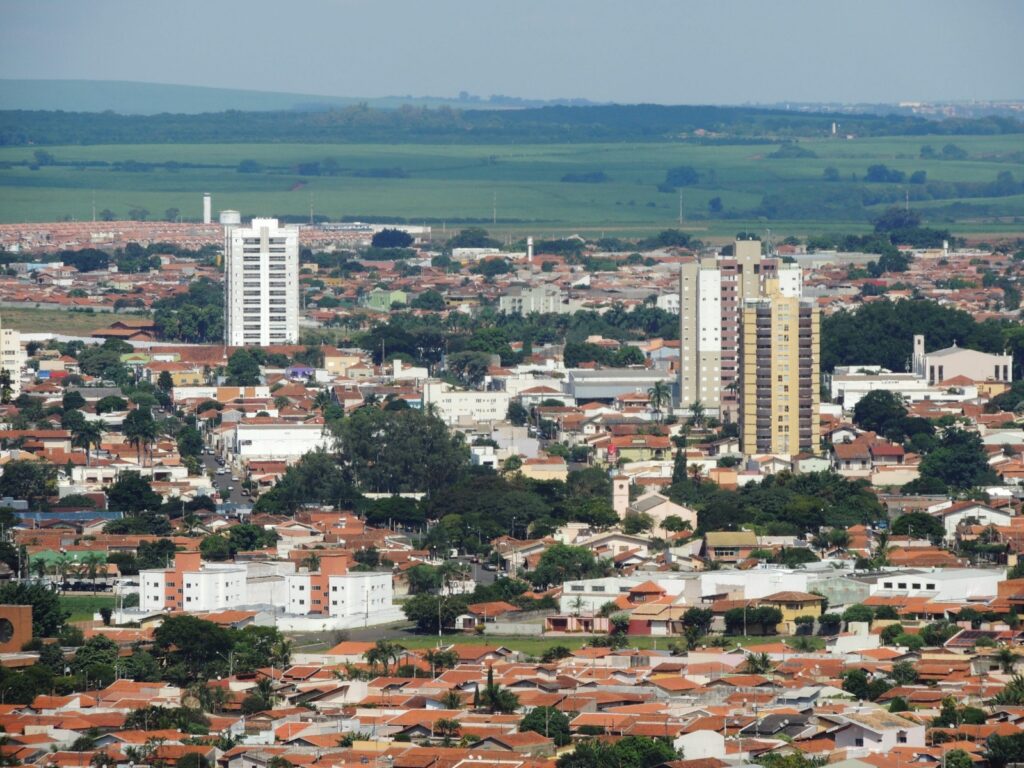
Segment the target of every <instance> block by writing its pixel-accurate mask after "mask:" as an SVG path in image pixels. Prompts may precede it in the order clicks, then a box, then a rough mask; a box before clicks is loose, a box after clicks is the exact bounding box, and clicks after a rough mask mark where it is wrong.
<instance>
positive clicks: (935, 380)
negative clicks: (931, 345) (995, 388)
mask: <svg viewBox="0 0 1024 768" xmlns="http://www.w3.org/2000/svg"><path fill="white" fill-rule="evenodd" d="M924 349H925V339H924V336H922V335H920V334H918V335H916V336H914V356H913V368H914V373H915V374H917V375H918V377H920V378H922V379H927V381H928V384H930V385H935V384H941V383H942V382H943V381H948V380H949V379H953V378H956V377H957V376H965V377H966V378H968V379H971V380H972V381H985V380H991V381H1005V382H1010V381H1013V355H991V354H988V353H987V352H978V351H976V350H973V349H964V348H962V347H958V346H957V345H956V342H955V341H954V342H953V346H951V347H946V348H945V349H937V350H935V351H934V352H925V351H924Z"/></svg>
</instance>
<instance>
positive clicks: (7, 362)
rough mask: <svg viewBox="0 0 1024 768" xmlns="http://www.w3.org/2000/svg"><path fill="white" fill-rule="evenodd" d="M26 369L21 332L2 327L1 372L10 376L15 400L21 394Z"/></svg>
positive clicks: (0, 330)
mask: <svg viewBox="0 0 1024 768" xmlns="http://www.w3.org/2000/svg"><path fill="white" fill-rule="evenodd" d="M24 368H25V349H24V348H23V347H22V346H21V332H20V331H18V330H16V329H14V328H3V327H2V326H0V370H4V371H7V373H8V375H9V376H10V392H8V393H7V395H8V397H9V398H10V399H11V400H13V399H14V398H16V397H17V396H18V395H20V394H21V372H22V370H23V369H24Z"/></svg>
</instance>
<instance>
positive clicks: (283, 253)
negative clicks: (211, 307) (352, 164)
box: [224, 219, 299, 347]
mask: <svg viewBox="0 0 1024 768" xmlns="http://www.w3.org/2000/svg"><path fill="white" fill-rule="evenodd" d="M224 259H225V261H224V291H225V295H224V312H225V324H224V328H225V331H224V333H225V341H226V342H227V344H228V345H230V346H234V347H243V346H264V347H265V346H269V345H272V344H297V343H298V341H299V228H298V227H297V226H285V227H281V226H278V222H277V219H253V220H252V222H251V224H250V226H248V227H243V226H240V225H237V226H236V225H230V224H229V225H225V227H224Z"/></svg>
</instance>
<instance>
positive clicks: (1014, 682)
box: [993, 675, 1024, 707]
mask: <svg viewBox="0 0 1024 768" xmlns="http://www.w3.org/2000/svg"><path fill="white" fill-rule="evenodd" d="M993 701H994V702H995V703H996V704H1005V705H1008V706H1011V707H1019V706H1021V705H1024V677H1021V676H1020V675H1014V676H1013V677H1011V678H1010V682H1008V683H1007V684H1006V685H1005V686H1004V687H1003V690H1001V691H1000V692H999V694H998V695H997V696H996V697H995V698H994V699H993Z"/></svg>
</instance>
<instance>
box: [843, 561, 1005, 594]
mask: <svg viewBox="0 0 1024 768" xmlns="http://www.w3.org/2000/svg"><path fill="white" fill-rule="evenodd" d="M1005 578H1006V571H1005V569H1003V568H934V569H913V568H908V569H903V570H900V569H893V570H891V571H886V572H885V573H882V574H877V575H872V576H871V577H860V579H861V580H863V581H870V584H869V593H870V594H871V596H874V595H884V596H893V595H906V596H908V597H923V598H928V599H931V600H948V601H951V602H961V601H964V600H970V599H972V598H982V597H994V596H995V595H996V594H998V592H999V583H1000V582H1001V581H1003V580H1004V579H1005Z"/></svg>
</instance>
